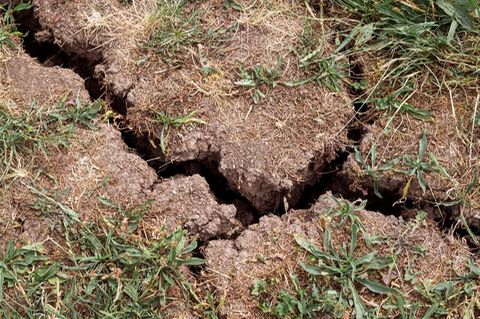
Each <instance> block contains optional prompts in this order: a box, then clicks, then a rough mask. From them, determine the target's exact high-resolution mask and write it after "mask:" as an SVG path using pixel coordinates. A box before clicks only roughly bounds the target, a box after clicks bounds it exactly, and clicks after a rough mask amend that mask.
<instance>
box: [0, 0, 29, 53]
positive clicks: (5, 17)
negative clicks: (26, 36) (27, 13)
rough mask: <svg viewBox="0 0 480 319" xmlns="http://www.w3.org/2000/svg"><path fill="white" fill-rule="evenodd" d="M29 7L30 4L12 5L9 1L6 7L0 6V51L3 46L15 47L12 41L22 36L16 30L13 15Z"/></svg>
mask: <svg viewBox="0 0 480 319" xmlns="http://www.w3.org/2000/svg"><path fill="white" fill-rule="evenodd" d="M31 7H32V5H31V4H30V2H26V3H23V2H20V3H18V4H15V5H14V4H12V2H11V1H10V2H9V4H8V6H7V7H5V5H2V4H0V17H1V20H0V49H2V47H3V46H7V47H10V48H14V47H15V46H16V45H17V44H16V42H15V40H14V39H15V38H21V37H22V36H23V34H22V33H21V32H19V31H18V30H17V28H16V25H15V19H14V18H13V15H14V14H15V13H18V12H20V11H23V10H27V9H30V8H31Z"/></svg>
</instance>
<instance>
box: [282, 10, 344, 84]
mask: <svg viewBox="0 0 480 319" xmlns="http://www.w3.org/2000/svg"><path fill="white" fill-rule="evenodd" d="M319 24H321V22H319V21H312V20H311V19H307V20H306V22H305V27H304V30H303V33H302V34H301V35H300V37H299V41H298V42H299V43H298V44H297V45H296V47H295V48H293V51H294V53H295V54H296V55H297V56H298V64H299V67H300V69H301V70H303V71H304V72H305V73H306V75H307V76H306V77H305V78H302V79H297V80H289V81H286V82H285V83H284V84H285V85H286V86H288V87H295V86H301V85H305V84H307V83H310V82H316V83H318V84H321V85H323V86H325V87H327V88H329V89H330V90H332V91H335V92H339V91H341V90H342V82H344V81H346V77H347V76H348V72H347V69H348V63H347V62H346V61H345V59H344V57H342V56H339V55H331V56H325V49H326V43H325V39H324V38H323V37H324V36H323V34H319V31H318V30H317V29H320V28H321V26H319Z"/></svg>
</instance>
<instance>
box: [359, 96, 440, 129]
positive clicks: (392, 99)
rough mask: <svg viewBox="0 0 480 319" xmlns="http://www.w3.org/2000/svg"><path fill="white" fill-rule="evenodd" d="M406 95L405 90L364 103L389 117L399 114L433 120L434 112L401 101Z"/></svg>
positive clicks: (421, 119) (422, 119)
mask: <svg viewBox="0 0 480 319" xmlns="http://www.w3.org/2000/svg"><path fill="white" fill-rule="evenodd" d="M405 93H406V91H405V90H399V91H397V92H395V93H394V94H392V95H387V96H385V97H382V98H371V99H368V100H366V101H362V102H363V103H372V104H373V105H375V106H376V109H377V110H379V111H383V112H385V113H387V114H389V115H395V114H397V113H398V112H400V113H401V114H407V115H409V116H411V117H413V118H415V119H417V120H420V121H429V120H431V119H432V112H430V111H428V110H422V109H419V108H416V107H414V106H413V105H411V104H409V103H407V102H406V101H405V100H402V99H401V96H402V95H404V94H405Z"/></svg>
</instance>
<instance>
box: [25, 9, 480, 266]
mask: <svg viewBox="0 0 480 319" xmlns="http://www.w3.org/2000/svg"><path fill="white" fill-rule="evenodd" d="M16 20H17V22H19V24H18V29H19V30H20V31H21V32H23V33H24V34H26V36H25V37H24V39H23V47H24V49H25V51H26V52H27V53H28V54H29V55H30V56H32V57H34V58H36V59H38V61H39V62H40V63H42V64H43V65H44V66H49V67H53V66H59V67H62V68H68V69H71V70H73V71H74V72H75V73H77V74H78V75H80V76H81V77H82V78H83V79H84V81H85V88H86V89H87V91H88V92H89V94H90V97H91V98H92V100H97V99H102V100H104V101H105V102H106V104H107V105H108V106H109V108H110V109H111V110H113V111H114V112H116V113H118V114H121V115H122V118H121V119H120V120H115V121H114V122H115V123H114V124H115V126H116V127H117V128H118V129H119V130H120V132H121V133H122V138H123V141H124V142H125V144H126V145H127V146H128V147H129V148H131V149H132V150H135V151H136V153H137V154H138V155H140V156H141V157H142V158H143V159H144V160H145V161H146V162H147V163H148V164H149V165H150V166H151V167H152V168H154V169H155V171H156V172H157V175H158V177H159V178H160V179H162V178H167V177H172V176H175V175H185V176H191V175H193V174H199V175H201V176H202V177H203V178H204V179H205V180H206V181H207V183H208V185H209V187H210V190H211V191H212V193H213V194H214V195H215V197H216V199H217V201H218V202H219V203H221V204H233V205H235V207H236V208H237V216H236V217H237V218H238V219H239V220H240V221H241V222H242V224H243V226H244V227H248V226H249V225H251V224H254V223H257V222H258V220H259V218H260V217H261V216H262V215H264V214H262V213H261V212H259V211H258V210H256V209H255V208H254V206H253V205H252V203H251V202H249V201H248V200H247V199H246V198H245V197H244V196H242V195H241V194H240V192H239V191H237V190H236V189H234V188H232V187H231V186H230V183H229V181H228V180H227V178H226V177H225V176H223V175H222V174H221V173H220V171H219V156H218V155H217V156H215V153H209V154H207V156H205V157H204V158H202V159H196V160H191V161H185V162H175V161H173V162H172V161H163V160H162V158H159V157H158V156H157V155H158V150H157V152H156V154H155V152H152V144H151V141H150V138H149V136H147V134H142V135H139V134H138V133H135V132H133V131H132V130H131V129H129V127H128V117H127V111H128V105H127V104H128V103H127V99H126V96H116V95H114V94H113V93H112V92H110V91H108V89H107V88H106V86H105V85H104V83H103V82H102V79H99V78H98V77H96V76H95V68H96V66H97V65H99V64H101V63H102V61H103V55H102V52H101V50H98V49H93V48H92V50H91V51H89V53H88V54H86V55H79V54H76V53H75V52H67V51H65V50H64V49H63V48H62V46H61V45H59V44H57V43H56V42H55V39H54V38H52V37H48V36H47V37H42V36H41V35H42V33H41V32H40V34H39V32H38V31H42V30H41V27H40V25H39V22H38V21H37V19H36V18H35V16H34V13H33V9H30V10H28V11H24V12H21V13H19V14H17V15H16ZM349 63H350V75H349V77H350V81H351V82H352V83H357V84H360V83H361V81H362V80H364V76H363V67H362V66H361V65H360V64H359V63H358V62H357V61H354V60H351V61H349ZM360 87H361V85H357V86H354V85H351V86H350V87H349V89H348V93H349V95H350V97H351V99H352V104H353V105H352V107H353V109H354V110H355V117H354V118H353V119H352V120H351V121H350V123H349V124H348V127H347V130H348V135H347V136H348V138H349V140H350V141H351V144H352V146H354V145H359V144H360V142H361V141H362V139H363V137H364V135H365V133H366V132H367V128H366V126H367V125H369V124H373V123H374V121H375V112H374V110H372V109H371V107H370V105H368V104H367V103H365V102H363V101H362V100H361V98H362V97H364V96H365V92H364V91H363V89H361V88H360ZM352 146H349V147H348V148H347V149H346V150H344V151H340V152H337V154H336V158H335V159H334V160H332V161H331V162H330V163H329V165H327V167H326V168H324V169H323V170H322V171H318V172H314V174H315V177H314V178H313V182H312V180H310V181H308V182H306V183H304V184H303V185H300V190H299V192H300V196H298V197H299V198H298V200H297V201H296V202H295V203H293V204H290V205H289V206H287V207H288V210H290V209H294V210H297V209H308V208H310V207H311V206H312V205H313V204H314V203H315V201H316V199H317V198H319V197H320V196H321V195H322V194H325V193H327V192H329V191H330V192H332V194H334V195H336V196H339V197H342V198H344V199H348V200H351V201H354V200H356V199H358V198H363V199H366V200H367V206H366V208H367V209H368V210H371V211H377V212H380V213H382V214H383V215H393V216H397V217H403V218H405V219H408V218H412V217H413V218H414V217H415V212H414V210H415V209H421V210H425V211H427V212H429V213H431V214H432V215H433V216H434V217H435V220H436V221H437V223H438V227H439V228H441V229H442V230H444V231H449V230H451V229H452V228H454V233H455V234H456V235H457V236H460V237H464V238H468V236H469V235H468V232H466V231H465V230H463V229H461V228H460V227H456V225H455V223H454V222H453V218H452V216H453V211H454V210H455V209H457V207H451V208H448V209H445V210H440V209H439V208H438V207H436V206H435V205H434V204H431V203H426V202H418V203H414V202H412V201H411V200H408V199H407V200H406V201H403V202H401V201H400V197H399V196H398V192H395V191H388V190H384V189H380V192H381V193H382V195H383V198H378V197H377V196H376V195H375V194H374V192H373V186H372V187H371V189H368V190H366V192H364V193H359V192H357V193H354V192H352V191H350V190H349V188H348V187H347V185H348V184H349V183H351V182H352V181H351V180H348V178H346V177H345V176H343V175H341V174H339V173H340V172H341V171H342V168H343V166H344V164H345V162H346V160H347V158H348V156H349V155H350V154H351V153H352V152H353V147H352ZM311 165H313V166H314V165H315V163H311ZM273 210H274V211H272V212H274V213H276V214H277V215H282V214H284V213H286V210H285V206H283V205H280V207H277V208H276V209H273ZM457 226H458V225H457ZM473 231H474V232H475V233H476V234H480V229H474V230H473ZM237 236H238V234H237V235H235V236H234V237H237ZM467 242H469V240H467ZM204 244H205V243H203V245H204ZM469 244H470V247H471V248H472V250H473V251H476V250H478V247H476V246H475V245H473V243H471V242H469ZM203 245H199V247H201V246H203ZM200 251H201V250H199V249H197V250H196V253H197V254H198V255H199V256H200V255H201V252H200ZM197 272H199V270H197Z"/></svg>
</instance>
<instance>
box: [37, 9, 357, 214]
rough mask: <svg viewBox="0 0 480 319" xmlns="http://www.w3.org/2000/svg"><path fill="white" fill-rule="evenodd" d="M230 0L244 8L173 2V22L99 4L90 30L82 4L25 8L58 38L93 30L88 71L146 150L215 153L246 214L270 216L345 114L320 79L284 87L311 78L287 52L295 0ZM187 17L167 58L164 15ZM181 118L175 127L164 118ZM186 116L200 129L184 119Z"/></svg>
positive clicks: (294, 28)
mask: <svg viewBox="0 0 480 319" xmlns="http://www.w3.org/2000/svg"><path fill="white" fill-rule="evenodd" d="M239 5H240V6H242V8H245V10H243V11H241V12H240V11H237V10H235V9H233V8H224V7H223V6H222V5H219V4H218V3H216V2H212V1H210V2H202V3H197V2H194V3H189V4H188V5H185V6H184V7H183V6H181V7H180V8H179V9H178V11H175V12H176V13H175V14H179V17H174V18H172V17H170V16H169V15H167V14H164V11H162V10H167V9H168V8H169V7H168V5H167V4H163V5H159V6H158V7H156V6H155V5H154V4H153V2H152V3H150V2H148V1H147V2H146V3H142V4H139V5H138V7H136V6H128V5H126V6H118V5H115V4H112V3H111V2H106V3H105V6H106V7H108V6H110V9H109V10H104V11H102V10H100V9H98V11H97V12H96V13H95V14H96V15H98V21H99V22H100V21H101V22H102V23H101V24H100V23H99V25H98V27H95V26H93V25H92V24H89V17H91V15H92V13H91V10H93V9H92V8H93V7H94V6H92V5H91V4H86V3H85V6H82V5H80V4H76V5H75V6H76V7H78V8H79V9H80V11H76V10H73V8H70V6H73V5H72V4H68V5H65V4H63V5H60V4H58V1H42V4H41V5H40V4H38V5H36V6H35V12H36V15H37V16H38V17H40V19H39V21H40V24H41V26H42V27H43V29H51V30H53V31H52V32H53V34H54V35H55V37H56V41H57V42H58V43H60V44H62V43H66V42H67V41H69V40H72V41H74V42H75V43H76V42H79V41H80V42H81V40H80V39H78V35H79V34H86V35H84V39H83V44H82V45H83V46H85V45H86V43H90V40H88V39H90V38H92V37H93V38H95V39H98V41H100V42H101V43H100V44H99V45H98V47H99V48H101V50H102V52H103V56H104V63H103V64H102V65H99V66H98V67H97V68H96V72H97V73H98V74H97V76H99V77H103V79H104V80H103V81H104V84H105V86H106V87H107V88H108V89H109V90H110V92H111V94H113V95H115V96H117V97H120V98H121V99H123V100H124V102H123V103H125V104H126V105H127V106H128V116H127V121H128V126H129V127H130V128H131V129H132V130H134V131H136V132H137V133H138V135H139V136H144V135H146V136H148V139H149V140H150V143H145V144H146V145H147V146H149V145H150V147H149V150H148V153H149V155H150V156H151V157H160V158H163V159H164V161H165V162H169V161H177V162H182V161H189V160H194V159H202V158H208V159H209V160H215V161H217V162H218V163H219V168H220V172H221V173H222V174H223V175H224V176H225V177H226V178H227V179H228V181H229V184H230V186H231V187H232V188H234V189H237V190H238V191H239V192H240V193H241V194H242V195H243V196H244V197H245V198H247V199H248V200H249V201H250V202H252V204H253V205H254V206H255V208H256V209H258V210H260V211H274V210H276V209H278V208H281V207H282V206H283V203H284V202H285V201H286V202H288V203H289V204H290V205H291V204H294V203H295V202H296V201H297V200H298V198H299V195H300V192H301V191H302V189H303V187H305V185H308V184H312V183H314V182H315V181H316V180H317V179H318V178H319V175H320V172H321V171H322V169H324V168H325V167H326V165H327V164H328V163H329V162H330V161H332V160H333V159H334V158H335V157H336V153H337V152H338V151H340V150H343V149H344V147H345V145H346V144H347V143H348V140H347V137H346V130H345V127H346V125H347V123H348V122H349V120H350V119H351V117H352V114H353V113H352V109H351V105H350V101H349V98H348V96H347V94H345V93H340V92H336V90H333V89H332V88H331V87H328V86H327V84H325V83H322V79H321V78H320V79H319V80H318V81H317V80H309V81H307V82H309V83H305V84H304V85H295V84H289V83H295V82H296V81H299V82H300V81H303V80H304V79H305V78H307V77H312V78H315V77H316V76H317V75H316V74H313V75H312V74H309V73H308V72H307V71H305V70H304V69H303V68H302V67H301V66H300V65H299V61H298V60H299V57H298V55H297V53H295V52H294V49H293V48H295V47H297V46H299V45H300V44H299V41H300V40H299V39H300V38H301V37H302V35H303V34H304V32H305V21H306V20H308V17H309V16H310V12H309V11H308V10H307V8H306V7H305V6H304V5H300V4H294V3H291V2H289V1H280V2H265V3H257V2H252V1H241V2H239ZM149 6H150V7H149ZM59 11H68V12H71V13H72V17H70V18H69V22H68V23H67V24H62V22H61V21H54V19H53V17H54V16H57V15H58V12H59ZM207 12H208V14H206V13H207ZM97 13H98V14H97ZM169 17H170V18H169ZM189 18H191V19H192V21H191V22H188V23H192V24H193V25H192V30H196V32H195V35H193V36H192V37H190V36H189V35H185V37H186V38H185V39H183V40H184V42H185V43H179V44H178V45H177V46H175V47H172V48H170V49H171V50H175V52H178V54H177V55H176V56H175V59H174V60H171V58H172V57H171V56H170V55H169V54H168V48H165V47H164V46H163V44H162V43H163V42H160V43H158V44H156V43H157V42H155V41H156V40H155V39H157V38H158V37H168V36H170V35H169V33H168V32H169V31H168V30H169V29H168V28H169V27H172V24H174V25H175V23H176V22H175V21H177V20H174V21H173V22H172V21H170V20H169V19H186V20H187V21H190V20H189ZM72 21H75V22H76V23H79V24H80V25H81V26H82V28H81V31H80V32H78V34H77V35H76V37H73V36H70V35H67V34H65V32H69V33H72V32H73V31H60V30H70V29H71V27H70V29H69V25H71V24H73V22H72ZM119 21H123V23H122V24H121V25H119ZM133 24H136V27H135V30H136V31H137V33H136V36H135V38H133V39H132V37H131V35H130V33H131V32H132V30H131V27H128V26H131V25H133ZM201 26H206V27H205V29H202V28H203V27H201ZM122 27H124V29H122ZM177 27H178V26H177ZM142 28H143V29H142ZM164 29H166V31H162V30H164ZM56 30H58V31H56ZM75 30H76V29H75ZM316 31H319V30H316ZM162 32H165V34H164V33H162ZM179 32H181V31H179ZM192 32H193V31H192ZM93 35H98V37H95V36H93ZM57 37H58V38H57ZM105 37H107V38H108V39H107V40H103V39H104V38H105ZM156 37H157V38H156ZM319 38H321V37H319ZM165 41H167V40H165ZM167 42H168V41H167ZM323 45H324V48H323V50H322V53H319V54H318V59H319V60H321V59H322V57H323V54H325V55H326V53H327V52H329V51H331V48H330V47H329V45H328V41H325V42H324V43H323ZM152 46H153V47H152ZM149 47H150V49H149ZM65 48H66V50H71V49H72V48H71V45H67V46H65ZM164 50H166V51H164ZM73 52H75V49H73ZM165 52H167V53H165ZM155 53H157V54H155ZM332 63H333V62H332ZM327 77H328V76H327ZM247 82H248V83H247ZM242 83H243V84H242ZM192 112H193V113H192ZM193 114H194V115H193ZM189 115H190V117H189ZM182 117H183V119H186V121H185V122H184V123H185V124H184V125H181V124H178V125H175V124H174V125H172V124H169V121H172V120H175V119H177V120H178V119H181V118H182ZM192 117H194V118H195V119H198V120H201V121H202V122H204V123H208V124H207V125H202V124H198V122H197V124H195V121H194V123H192V124H189V121H188V120H189V119H191V118H192ZM190 123H191V122H190ZM162 144H164V145H166V146H165V149H164V150H162V148H161V147H160V145H162ZM164 153H165V154H164ZM284 198H285V200H284Z"/></svg>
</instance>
